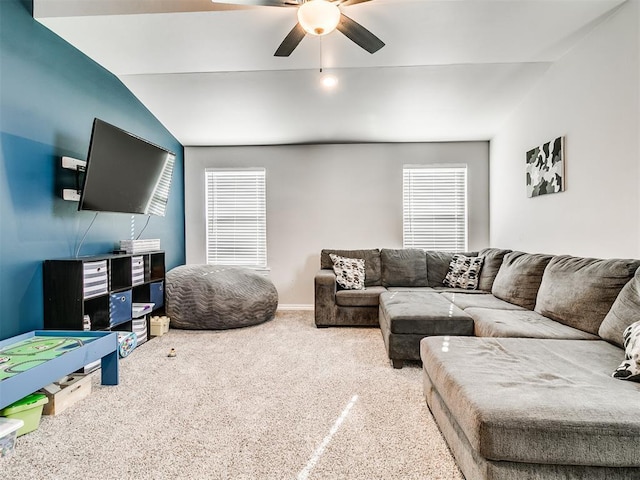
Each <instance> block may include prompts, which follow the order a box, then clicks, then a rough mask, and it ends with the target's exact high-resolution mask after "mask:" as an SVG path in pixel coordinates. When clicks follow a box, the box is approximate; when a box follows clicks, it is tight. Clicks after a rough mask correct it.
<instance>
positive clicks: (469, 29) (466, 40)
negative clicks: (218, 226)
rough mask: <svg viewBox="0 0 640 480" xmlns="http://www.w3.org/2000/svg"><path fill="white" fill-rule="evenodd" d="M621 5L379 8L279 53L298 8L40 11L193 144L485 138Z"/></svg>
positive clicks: (160, 0) (422, 1) (426, 3)
mask: <svg viewBox="0 0 640 480" xmlns="http://www.w3.org/2000/svg"><path fill="white" fill-rule="evenodd" d="M621 3H624V1H623V0H491V1H485V0H444V1H443V0H373V1H371V2H367V3H361V4H357V5H353V6H349V7H343V11H344V12H345V13H346V14H347V15H349V16H350V17H351V18H353V19H354V20H356V21H357V22H359V23H361V24H362V25H364V26H365V27H367V28H368V29H369V30H371V31H372V32H373V33H375V34H376V35H377V36H378V37H380V38H381V39H382V40H383V41H384V42H385V43H386V46H385V47H384V48H383V49H382V50H380V51H378V52H377V53H375V54H373V55H371V54H369V53H367V52H366V51H364V50H362V49H361V48H359V47H358V46H357V45H355V44H354V43H352V42H351V41H350V40H349V39H347V38H346V37H345V36H343V35H342V34H341V33H339V32H337V31H336V32H333V33H331V34H329V35H328V36H326V37H324V38H323V39H322V66H323V67H324V70H325V71H326V72H331V73H334V74H335V75H337V76H338V78H339V84H338V87H337V88H336V89H335V90H333V91H327V90H324V89H323V88H322V87H320V84H319V78H320V72H319V69H320V66H321V57H320V39H319V38H317V37H311V36H309V35H308V36H307V37H306V38H305V39H304V40H303V41H302V43H301V44H300V45H299V46H298V48H297V49H296V50H295V51H294V52H293V54H292V55H291V56H290V57H287V58H281V57H274V56H273V53H274V52H275V50H276V48H277V47H278V45H279V44H280V42H281V41H282V40H283V39H284V37H285V35H286V34H287V33H288V32H289V30H291V28H292V27H293V26H294V25H295V23H296V11H295V8H278V7H239V6H235V5H224V4H214V3H212V2H210V1H209V0H136V1H131V0H34V16H35V17H36V18H37V19H38V21H40V22H41V23H43V24H44V25H46V26H47V27H48V28H50V29H51V30H53V31H54V32H56V33H57V34H58V35H60V36H61V37H62V38H64V39H66V40H67V41H68V42H69V43H71V44H72V45H74V46H75V47H76V48H78V49H79V50H81V51H83V52H84V53H86V54H87V55H88V56H89V57H91V58H92V59H94V60H95V61H96V62H98V63H99V64H101V65H103V66H104V67H105V68H107V69H108V70H109V71H111V72H113V73H114V74H116V75H117V76H118V77H119V78H120V79H121V80H122V82H123V83H124V84H125V85H126V86H127V87H128V88H129V89H130V90H131V91H132V92H133V93H134V94H135V95H136V96H137V97H138V98H139V99H140V100H141V101H142V102H143V103H144V104H145V105H146V106H147V108H148V109H149V110H150V111H151V112H152V113H153V114H154V115H155V116H156V117H157V118H158V119H159V120H160V121H161V122H162V123H163V124H164V125H165V126H166V127H167V128H168V129H169V130H170V131H171V133H172V134H173V135H175V136H176V138H177V139H178V140H179V141H180V142H181V143H182V144H183V145H263V144H285V143H317V142H377V141H384V142H399V141H402V142H405V141H454V140H487V139H490V138H491V137H492V136H493V134H494V133H495V132H496V130H497V129H498V128H499V127H500V125H501V124H503V123H504V122H505V121H506V120H507V119H508V116H509V114H510V112H511V111H513V109H514V108H515V107H516V106H517V104H518V103H519V102H520V101H521V100H522V98H523V97H524V96H525V95H526V93H527V92H528V91H529V90H530V89H531V88H532V87H533V85H534V84H535V83H536V82H537V81H538V80H539V79H540V78H541V76H542V75H544V73H545V72H546V70H547V69H548V68H549V66H550V65H551V64H552V63H553V62H555V61H557V60H558V59H559V58H561V57H562V56H563V55H564V54H565V53H567V52H568V51H569V50H570V49H571V48H572V47H573V46H574V45H576V44H577V43H578V42H579V41H580V40H581V39H582V38H583V37H584V36H585V35H587V34H588V33H589V31H591V29H593V27H594V26H595V25H597V24H598V23H599V22H600V21H602V20H603V19H604V18H606V16H607V15H608V14H610V13H611V11H612V10H614V9H615V8H616V7H617V6H619V5H620V4H621Z"/></svg>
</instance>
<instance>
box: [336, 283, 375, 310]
mask: <svg viewBox="0 0 640 480" xmlns="http://www.w3.org/2000/svg"><path fill="white" fill-rule="evenodd" d="M386 291H387V289H386V288H384V287H380V286H377V287H375V286H374V287H367V288H365V289H364V290H338V291H337V292H336V305H339V306H341V307H377V306H378V297H380V294H381V293H382V292H386Z"/></svg>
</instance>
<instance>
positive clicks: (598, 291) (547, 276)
mask: <svg viewBox="0 0 640 480" xmlns="http://www.w3.org/2000/svg"><path fill="white" fill-rule="evenodd" d="M639 265H640V262H639V261H638V260H633V259H628V260H623V259H598V258H583V257H572V256H569V255H558V256H556V257H553V259H552V260H551V261H550V262H549V265H547V268H546V269H545V271H544V275H543V276H542V282H541V283H540V290H539V291H538V298H537V299H536V306H535V311H536V312H538V313H540V314H542V315H544V316H545V317H548V318H550V319H552V320H555V321H556V322H560V323H563V324H564V325H568V326H570V327H573V328H577V329H578V330H582V331H583V332H589V333H593V334H594V335H597V334H598V330H599V328H600V325H601V324H602V322H603V320H604V317H605V316H606V315H607V313H608V312H609V310H611V306H612V305H613V303H614V302H615V300H616V297H617V296H618V294H619V293H620V291H621V290H622V288H623V287H624V286H625V285H626V284H627V283H628V282H629V280H631V279H632V278H633V274H634V273H635V271H636V270H637V269H638V266H639Z"/></svg>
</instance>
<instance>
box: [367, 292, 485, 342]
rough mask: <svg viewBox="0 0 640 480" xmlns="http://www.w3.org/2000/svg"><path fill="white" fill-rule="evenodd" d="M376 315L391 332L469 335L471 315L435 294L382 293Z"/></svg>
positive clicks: (471, 332)
mask: <svg viewBox="0 0 640 480" xmlns="http://www.w3.org/2000/svg"><path fill="white" fill-rule="evenodd" d="M380 314H381V315H382V316H384V318H385V324H386V323H388V325H389V330H390V331H391V333H394V334H421V335H473V320H472V319H471V317H470V316H469V315H467V314H466V313H464V312H463V311H462V310H460V309H459V308H458V307H456V306H455V305H452V304H451V302H449V301H447V300H446V299H445V298H443V297H442V296H441V295H439V294H437V293H427V292H386V293H383V294H381V295H380ZM417 347H418V345H417V344H416V348H417Z"/></svg>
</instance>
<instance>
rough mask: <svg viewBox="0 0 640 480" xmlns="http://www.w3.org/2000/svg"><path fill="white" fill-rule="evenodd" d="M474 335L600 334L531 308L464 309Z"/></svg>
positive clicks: (592, 337)
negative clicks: (581, 328) (569, 324)
mask: <svg viewBox="0 0 640 480" xmlns="http://www.w3.org/2000/svg"><path fill="white" fill-rule="evenodd" d="M464 313H466V314H467V315H469V316H470V317H471V318H473V324H474V328H473V331H474V334H475V336H476V337H516V338H555V339H566V340H599V339H600V337H598V336H597V335H593V334H591V333H587V332H583V331H582V330H578V329H577V328H573V327H570V326H568V325H563V324H562V323H560V322H556V321H555V320H551V319H550V318H547V317H544V316H542V315H540V314H539V313H537V312H532V311H531V310H497V309H494V308H473V307H472V308H467V309H465V311H464Z"/></svg>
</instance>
